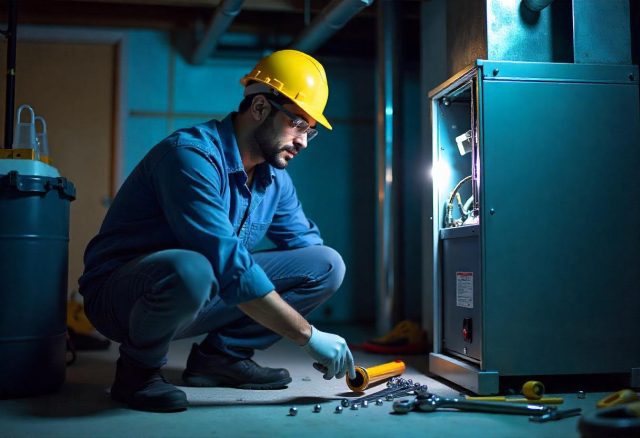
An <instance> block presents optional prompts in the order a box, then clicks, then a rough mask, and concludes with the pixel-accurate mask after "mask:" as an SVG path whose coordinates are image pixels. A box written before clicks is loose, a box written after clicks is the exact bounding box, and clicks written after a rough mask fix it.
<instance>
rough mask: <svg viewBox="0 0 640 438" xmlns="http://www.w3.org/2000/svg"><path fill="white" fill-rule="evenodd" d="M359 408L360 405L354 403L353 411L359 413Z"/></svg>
mask: <svg viewBox="0 0 640 438" xmlns="http://www.w3.org/2000/svg"><path fill="white" fill-rule="evenodd" d="M359 407H360V405H359V404H358V403H354V404H352V405H351V410H352V411H357V410H358V408H359Z"/></svg>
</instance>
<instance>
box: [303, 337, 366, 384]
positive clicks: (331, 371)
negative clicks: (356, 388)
mask: <svg viewBox="0 0 640 438" xmlns="http://www.w3.org/2000/svg"><path fill="white" fill-rule="evenodd" d="M302 348H304V350H305V351H306V352H307V353H308V354H309V355H310V356H311V357H312V358H314V359H315V360H316V361H317V362H318V363H319V364H320V365H322V366H323V367H324V368H325V369H326V370H325V372H324V378H325V379H326V380H330V379H332V378H333V377H336V378H338V379H341V378H342V377H344V375H345V374H347V373H349V378H351V379H355V377H356V370H355V366H354V363H353V356H352V355H351V351H349V347H348V346H347V342H346V341H345V340H344V339H343V338H341V337H340V336H338V335H334V334H331V333H325V332H322V331H320V330H318V329H317V328H315V327H313V326H311V338H309V342H307V344H306V345H304V346H303V347H302Z"/></svg>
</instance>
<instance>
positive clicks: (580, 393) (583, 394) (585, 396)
mask: <svg viewBox="0 0 640 438" xmlns="http://www.w3.org/2000/svg"><path fill="white" fill-rule="evenodd" d="M578 398H587V394H585V393H584V391H578Z"/></svg>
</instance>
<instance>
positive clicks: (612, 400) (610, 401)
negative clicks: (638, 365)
mask: <svg viewBox="0 0 640 438" xmlns="http://www.w3.org/2000/svg"><path fill="white" fill-rule="evenodd" d="M636 400H638V394H636V392H635V391H633V390H631V389H622V390H620V391H618V392H614V393H613V394H609V395H608V396H606V397H605V398H603V399H601V400H600V401H598V403H596V406H597V407H598V408H608V407H611V406H616V405H621V404H625V403H631V402H634V401H636Z"/></svg>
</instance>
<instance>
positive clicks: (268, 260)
mask: <svg viewBox="0 0 640 438" xmlns="http://www.w3.org/2000/svg"><path fill="white" fill-rule="evenodd" d="M241 83H242V84H243V85H244V86H245V91H244V96H245V97H244V100H243V101H242V102H241V103H240V106H239V109H238V112H237V113H231V114H230V115H228V116H227V117H226V118H225V119H224V120H222V121H216V120H212V121H209V122H207V123H204V124H201V125H197V126H194V127H192V128H189V129H183V130H179V131H177V132H174V133H173V134H171V135H170V136H169V137H167V138H166V139H164V140H163V141H161V142H160V143H159V144H157V145H156V146H154V147H153V148H152V149H151V150H150V151H149V153H148V154H147V155H146V156H145V157H144V158H143V159H142V161H141V162H140V163H139V164H138V166H137V167H136V168H135V169H134V170H133V172H132V173H131V175H130V176H129V177H128V178H127V180H126V181H125V182H124V184H123V185H122V187H121V189H120V191H119V192H118V194H117V196H116V197H115V199H114V201H113V204H112V205H111V207H110V209H109V211H108V212H107V215H106V217H105V220H104V223H103V224H102V227H101V229H100V232H99V233H98V235H97V236H96V237H95V238H94V239H93V240H92V241H91V242H90V243H89V245H88V247H87V249H86V252H85V272H84V274H83V276H82V277H81V278H80V291H81V293H82V294H83V296H84V298H85V309H86V313H87V315H88V316H89V318H90V320H91V321H92V322H93V324H94V325H95V326H96V328H98V330H100V332H102V333H103V334H104V335H106V336H108V337H109V338H111V339H113V340H115V341H117V342H120V343H121V345H120V358H119V359H118V362H117V367H116V376H115V381H114V383H113V386H112V388H111V397H112V398H113V399H114V400H118V401H122V402H125V403H127V404H128V405H129V406H130V407H132V408H135V409H141V410H148V411H167V412H169V411H180V410H184V409H186V407H187V405H188V403H187V400H186V396H185V394H184V392H183V391H180V390H179V389H177V388H176V387H175V386H173V385H171V384H170V383H169V382H167V380H165V379H164V377H163V376H162V374H161V373H160V368H161V367H162V366H163V365H164V364H165V363H166V355H167V351H168V348H169V343H170V341H171V340H173V339H179V338H185V337H191V336H196V335H200V334H207V336H206V337H205V339H204V341H203V342H202V343H201V344H199V345H197V344H194V345H193V347H192V349H191V353H190V354H189V358H188V360H187V365H186V369H185V371H184V373H183V376H182V377H183V380H184V382H185V383H186V384H187V385H191V386H230V387H237V388H249V389H275V388H282V387H284V386H286V385H287V384H288V383H289V382H291V377H290V376H289V372H288V371H287V370H286V369H283V368H277V369H272V368H266V367H261V366H259V365H258V364H256V363H255V362H254V361H252V360H251V356H252V354H253V352H254V350H255V349H265V348H267V347H269V346H270V345H272V344H273V343H275V342H276V341H277V340H279V339H280V338H281V337H282V336H284V337H286V338H288V339H290V340H292V341H293V342H295V343H296V344H298V345H299V346H301V347H302V348H303V349H304V350H305V351H306V352H307V353H308V354H309V355H310V356H311V357H312V358H313V359H314V360H315V361H316V362H317V363H319V364H320V366H317V368H319V369H322V370H323V371H322V372H323V373H324V378H325V379H331V378H333V377H336V378H342V377H344V375H345V374H346V373H347V372H348V373H349V375H350V377H355V370H354V364H353V357H352V355H351V352H350V351H349V348H348V347H347V345H346V342H345V340H344V339H343V338H341V337H340V336H337V335H334V334H331V333H325V332H322V331H320V330H318V329H316V328H315V327H312V326H311V325H310V324H309V323H308V322H307V321H306V319H305V318H304V316H303V315H306V314H308V313H309V312H310V311H311V310H313V309H314V308H316V307H317V306H318V305H319V304H321V303H322V302H323V301H325V300H327V299H328V298H329V297H330V296H331V295H332V294H333V293H334V292H335V291H336V290H337V289H338V288H339V286H340V284H341V283H342V279H343V277H344V272H345V267H344V263H343V261H342V258H341V257H340V255H339V254H338V253H337V252H335V251H334V250H333V249H331V248H329V247H326V246H323V245H322V243H323V242H322V239H321V238H320V233H319V231H318V228H317V227H316V225H315V224H314V223H313V222H311V221H309V220H308V219H307V218H306V217H305V215H304V212H303V210H302V207H301V205H300V202H299V201H298V199H297V196H296V192H295V189H294V186H293V183H292V181H291V179H290V177H289V175H288V174H287V172H286V171H285V168H286V167H287V165H288V162H289V161H290V160H291V159H293V158H294V157H295V156H296V155H297V154H298V153H299V152H300V151H301V150H302V149H304V148H306V147H307V144H308V142H309V141H311V140H312V139H313V138H314V137H315V136H316V135H317V131H316V129H315V128H314V126H315V124H316V122H318V123H320V124H321V125H323V126H325V127H326V128H328V129H331V125H330V124H329V122H328V121H327V119H326V118H325V117H324V116H323V114H322V113H323V111H324V107H325V105H326V103H327V98H328V95H329V89H328V85H327V78H326V76H325V72H324V69H323V67H322V65H321V64H320V63H319V62H318V61H316V60H315V59H313V58H312V57H310V56H308V55H306V54H304V53H302V52H298V51H294V50H282V51H278V52H274V53H273V54H271V55H270V56H267V57H266V58H264V59H263V60H261V61H260V62H259V63H258V64H257V65H256V67H255V68H254V70H253V71H252V72H251V73H249V74H248V75H246V76H245V77H244V78H243V79H242V80H241ZM265 235H266V236H267V237H268V238H269V239H270V240H271V241H272V242H273V243H274V244H275V246H276V248H275V249H274V250H270V251H262V252H255V253H251V250H252V249H253V247H254V246H255V245H256V244H257V243H258V242H259V241H260V240H261V239H262V237H263V236H265Z"/></svg>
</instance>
